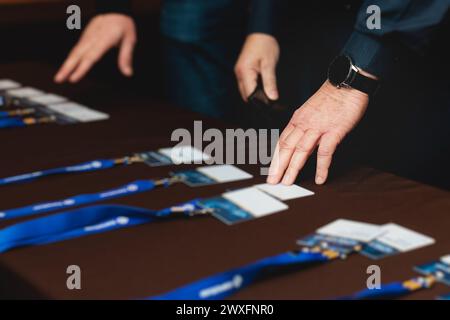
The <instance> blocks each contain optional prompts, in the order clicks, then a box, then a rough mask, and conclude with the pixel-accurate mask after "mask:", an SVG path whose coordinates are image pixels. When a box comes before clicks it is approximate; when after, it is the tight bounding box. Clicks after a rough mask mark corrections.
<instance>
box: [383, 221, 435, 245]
mask: <svg viewBox="0 0 450 320" xmlns="http://www.w3.org/2000/svg"><path fill="white" fill-rule="evenodd" d="M382 229H383V231H384V233H383V234H382V235H381V236H380V237H378V238H377V240H378V241H379V242H381V243H383V244H386V245H388V246H391V247H393V248H394V249H397V250H398V251H400V252H406V251H411V250H415V249H418V248H422V247H425V246H428V245H431V244H433V243H434V239H433V238H430V237H428V236H426V235H424V234H421V233H418V232H416V231H413V230H411V229H407V228H405V227H402V226H400V225H398V224H395V223H388V224H385V225H383V226H382Z"/></svg>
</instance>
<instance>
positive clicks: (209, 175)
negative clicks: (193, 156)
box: [172, 164, 253, 187]
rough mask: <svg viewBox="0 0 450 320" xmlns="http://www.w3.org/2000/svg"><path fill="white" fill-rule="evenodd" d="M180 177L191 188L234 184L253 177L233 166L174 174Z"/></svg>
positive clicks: (203, 168) (204, 168)
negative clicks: (227, 183)
mask: <svg viewBox="0 0 450 320" xmlns="http://www.w3.org/2000/svg"><path fill="white" fill-rule="evenodd" d="M172 175H173V176H177V177H180V178H181V179H182V180H183V182H184V183H186V184H187V185H188V186H191V187H197V186H206V185H212V184H217V183H226V182H234V181H239V180H245V179H250V178H252V177H253V176H252V175H251V174H249V173H247V172H245V171H243V170H241V169H239V168H238V167H235V166H233V165H228V164H226V165H214V166H205V167H200V168H197V169H191V170H181V171H177V172H174V173H172Z"/></svg>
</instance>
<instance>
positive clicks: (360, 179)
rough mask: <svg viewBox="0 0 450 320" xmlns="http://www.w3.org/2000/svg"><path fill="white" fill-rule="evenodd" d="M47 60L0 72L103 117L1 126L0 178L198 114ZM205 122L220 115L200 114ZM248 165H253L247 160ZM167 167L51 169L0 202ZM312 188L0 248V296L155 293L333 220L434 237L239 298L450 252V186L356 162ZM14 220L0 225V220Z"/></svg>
mask: <svg viewBox="0 0 450 320" xmlns="http://www.w3.org/2000/svg"><path fill="white" fill-rule="evenodd" d="M52 71H53V70H52V69H51V68H48V67H45V66H42V65H36V64H32V63H28V64H27V63H23V64H16V65H8V66H6V65H5V66H0V78H7V77H9V78H12V79H14V80H17V81H20V82H22V83H23V84H26V85H32V86H36V87H37V88H40V89H43V90H47V91H52V92H55V93H60V94H64V95H67V96H69V97H70V98H71V99H73V100H75V101H79V102H82V103H85V104H87V105H88V106H91V107H93V108H96V109H99V110H103V111H106V112H108V113H110V114H111V119H110V120H108V121H103V122H97V123H90V124H79V125H71V126H57V125H45V126H44V125H43V126H36V127H29V128H20V129H14V130H3V131H1V132H0V145H1V160H0V163H1V165H0V176H2V177H4V176H9V175H12V174H19V173H24V172H29V171H31V170H36V169H43V168H51V167H55V166H62V165H67V164H73V163H77V162H82V161H88V160H92V159H97V158H110V157H120V156H124V155H127V154H130V153H132V152H135V151H143V150H154V149H156V148H158V147H165V146H169V145H171V144H173V143H171V142H170V133H171V132H172V130H173V129H175V128H180V127H184V128H188V129H192V126H193V124H192V122H193V120H194V119H199V118H200V117H199V116H197V115H195V114H192V113H189V112H185V111H182V110H179V109H174V108H171V107H168V106H166V105H164V104H163V103H160V102H155V101H148V100H147V99H144V98H139V97H138V96H135V95H134V94H133V93H130V92H120V90H117V89H114V90H112V89H111V88H108V87H106V86H103V85H101V84H96V83H89V82H84V83H83V84H81V85H78V86H74V87H71V86H62V87H58V86H56V85H54V84H52V82H51V75H52ZM205 123H207V124H209V125H211V126H220V125H221V124H220V123H216V122H214V121H208V120H207V121H206V122H205ZM244 168H245V169H246V170H248V171H251V172H252V173H254V174H257V173H258V171H259V170H258V168H257V167H256V166H244ZM171 169H173V168H169V167H160V168H150V167H148V166H146V165H144V164H135V165H132V166H128V167H119V168H114V169H110V170H106V171H102V172H93V173H87V174H75V175H69V176H60V177H52V178H48V179H43V180H41V181H35V182H32V183H28V184H23V185H13V186H7V187H2V188H1V190H0V199H1V201H0V206H1V208H0V209H8V208H14V207H18V206H23V205H26V204H31V203H35V202H37V201H45V200H56V199H61V198H64V197H67V196H71V195H75V194H79V193H86V192H95V191H100V190H106V189H109V188H112V187H115V186H119V185H122V184H124V183H127V182H130V181H134V180H136V179H143V178H156V177H165V176H167V173H168V172H169V171H170V170H171ZM262 181H264V178H263V177H256V178H255V179H253V180H251V181H245V182H236V183H229V184H226V185H216V186H212V187H203V188H189V187H187V186H184V185H176V186H173V187H171V188H170V189H158V190H155V191H152V192H150V193H143V194H140V195H134V196H131V197H127V198H122V199H117V200H114V201H109V202H110V203H118V204H127V205H134V206H142V207H146V208H152V209H155V208H163V207H166V206H169V205H172V204H175V203H179V202H183V201H185V200H190V199H192V198H195V197H207V196H213V195H218V194H220V193H222V192H223V191H225V190H226V189H231V188H237V187H241V186H247V185H250V184H253V183H258V182H262ZM300 183H301V185H302V186H304V187H306V188H309V189H311V190H313V191H315V192H316V195H315V196H313V197H306V198H301V199H297V200H292V201H289V202H288V204H289V207H290V208H289V210H287V211H284V212H281V213H278V214H274V215H271V216H268V217H265V218H261V219H256V220H254V221H250V222H245V223H242V224H238V225H235V226H231V227H230V226H226V225H225V224H223V223H221V222H219V221H218V220H216V219H214V218H212V217H202V218H195V219H179V220H173V221H170V222H160V223H154V224H148V225H141V226H137V227H131V228H126V229H122V230H118V231H114V232H107V233H103V234H99V235H94V236H88V237H84V238H79V239H74V240H69V241H64V242H60V243H55V244H50V245H43V246H38V247H29V248H22V249H17V250H14V251H11V252H7V253H4V254H0V295H1V296H2V297H7V298H17V297H19V298H33V297H34V298H35V297H40V298H58V299H59V298H61V299H84V298H86V299H100V298H101V299H102V298H105V299H129V298H139V297H146V296H150V295H154V294H159V293H163V292H165V291H167V290H169V289H173V288H175V287H178V286H180V285H183V284H186V283H188V282H191V281H193V280H196V279H199V278H201V277H204V276H207V275H210V274H213V273H216V272H220V271H224V270H226V269H229V268H233V267H237V266H240V265H243V264H246V263H249V262H252V261H254V260H256V259H260V258H263V257H266V256H269V255H273V254H276V253H281V252H285V251H288V250H291V249H294V248H296V246H295V241H296V239H298V238H299V237H301V236H303V235H307V234H309V233H311V232H313V231H314V230H315V229H316V228H318V227H319V226H321V225H324V224H326V223H328V222H331V221H332V220H334V219H337V218H348V219H355V220H360V221H366V222H371V223H379V224H382V223H387V222H391V221H392V222H396V223H399V224H401V225H404V226H406V227H409V228H412V229H414V230H417V231H420V232H423V233H425V234H427V235H430V236H432V237H434V238H435V239H436V244H434V245H432V246H429V247H426V248H423V249H420V250H415V251H412V252H409V253H405V254H401V255H398V256H394V257H390V258H387V259H384V260H381V261H372V260H369V259H368V258H365V257H362V256H358V255H354V256H351V257H349V258H348V259H347V260H345V261H334V262H332V263H329V264H326V265H321V266H317V267H315V268H311V269H306V270H302V271H301V272H293V273H289V274H286V275H282V276H280V277H276V278H272V279H269V280H267V281H264V282H261V283H258V284H255V285H252V286H251V287H249V288H247V289H245V290H243V291H242V292H240V293H238V294H236V295H235V296H234V298H236V299H326V298H332V297H336V296H341V295H344V294H349V293H351V292H353V291H355V290H359V289H362V288H364V287H365V284H366V279H367V274H366V268H367V267H368V266H369V265H371V264H377V265H380V266H381V270H382V281H383V282H388V281H394V280H404V279H407V278H409V277H412V276H415V275H416V273H415V272H414V271H413V270H412V267H413V266H414V265H416V264H419V263H424V262H428V261H431V260H433V259H436V258H439V257H440V256H441V255H444V254H447V253H449V251H450V232H449V230H450V215H449V214H450V196H449V193H448V192H447V191H443V190H439V189H436V188H433V187H429V186H426V185H422V184H419V183H416V182H413V181H409V180H406V179H403V178H399V177H396V176H394V175H391V174H387V173H383V172H379V171H376V170H373V169H368V168H354V169H352V170H350V171H347V172H346V173H345V174H342V175H340V176H338V177H335V178H334V179H332V180H331V181H329V183H328V184H326V185H325V186H322V187H318V186H315V185H314V184H313V182H312V181H310V180H306V181H301V182H300ZM11 223H12V222H2V223H0V228H1V227H5V226H7V225H9V224H11ZM72 264H75V265H79V266H80V267H81V270H82V290H73V291H70V290H68V289H67V287H66V279H67V274H66V268H67V266H68V265H72ZM449 291H450V288H448V287H445V286H444V285H442V284H438V285H436V286H435V287H433V288H432V289H430V290H425V291H421V292H417V293H414V294H412V295H410V296H409V297H408V298H410V299H424V298H426V299H433V298H435V297H436V296H437V295H439V294H443V293H446V292H449Z"/></svg>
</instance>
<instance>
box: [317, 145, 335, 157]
mask: <svg viewBox="0 0 450 320" xmlns="http://www.w3.org/2000/svg"><path fill="white" fill-rule="evenodd" d="M333 152H334V150H333V148H331V147H329V146H325V147H319V149H318V150H317V155H318V156H319V157H330V156H332V155H333Z"/></svg>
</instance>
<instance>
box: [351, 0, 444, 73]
mask: <svg viewBox="0 0 450 320" xmlns="http://www.w3.org/2000/svg"><path fill="white" fill-rule="evenodd" d="M449 4H450V1H449V0H426V1H421V0H368V1H367V0H366V1H364V3H363V5H362V6H361V9H360V10H359V12H358V16H357V20H356V24H355V28H354V31H353V33H352V35H351V36H350V39H349V40H348V42H347V44H346V45H345V47H344V50H343V52H344V53H345V54H347V55H349V56H350V57H351V58H352V59H353V60H354V63H355V65H356V66H358V67H360V68H361V69H363V70H366V71H368V72H370V73H372V74H375V75H377V76H380V77H382V76H383V74H384V73H385V71H387V68H389V66H390V65H391V64H392V63H394V61H393V59H394V51H395V46H396V45H398V44H399V43H402V44H404V45H406V46H407V47H409V48H410V49H413V50H415V51H423V50H424V48H426V46H427V44H428V42H429V40H430V34H431V33H432V32H433V30H434V29H436V27H437V26H438V25H439V24H440V23H441V22H442V21H443V20H444V18H445V16H446V14H447V11H448V8H449ZM369 5H377V6H379V7H380V9H381V28H380V29H372V30H371V29H369V28H368V27H367V18H368V17H369V16H370V14H368V13H367V12H366V10H367V7H368V6H369Z"/></svg>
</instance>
